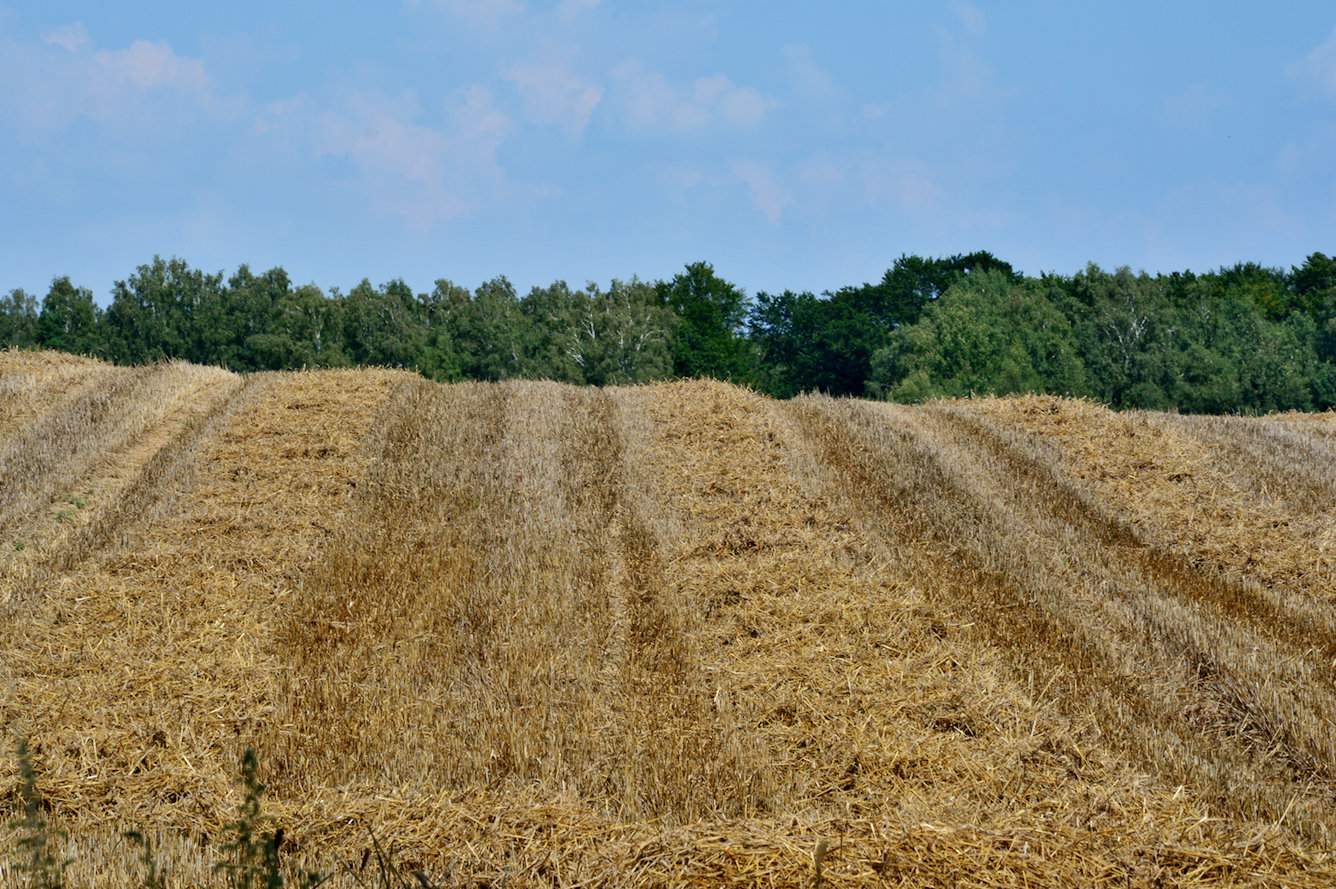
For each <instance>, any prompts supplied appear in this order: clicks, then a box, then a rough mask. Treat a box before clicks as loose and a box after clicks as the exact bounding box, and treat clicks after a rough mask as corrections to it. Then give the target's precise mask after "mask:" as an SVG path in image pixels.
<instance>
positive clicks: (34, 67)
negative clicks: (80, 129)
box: [0, 23, 236, 132]
mask: <svg viewBox="0 0 1336 889" xmlns="http://www.w3.org/2000/svg"><path fill="white" fill-rule="evenodd" d="M0 81H3V82H4V83H5V84H6V87H5V89H4V90H3V91H0V121H3V119H4V118H6V117H8V118H10V120H11V121H13V122H14V123H16V124H18V126H19V128H20V129H23V130H35V131H43V130H50V129H59V128H62V127H64V126H68V125H69V124H71V123H72V122H74V121H75V120H78V119H80V118H85V119H89V120H93V121H96V122H98V123H100V124H106V125H111V126H114V127H117V128H119V129H121V130H123V131H126V132H134V131H136V129H142V125H143V124H144V123H145V121H147V120H154V119H157V118H159V117H162V116H169V115H170V116H173V117H175V118H177V119H180V117H181V116H182V115H183V114H189V113H202V114H205V115H212V116H229V115H232V114H235V112H236V102H235V101H230V100H228V99H226V98H225V97H223V96H222V95H220V94H219V92H218V91H217V90H216V89H215V86H214V84H213V82H212V80H211V78H210V77H209V73H208V71H207V69H206V68H205V64H204V60H203V59H200V58H195V57H192V56H184V55H181V54H179V53H177V52H176V51H175V50H173V49H172V47H171V45H170V44H168V43H166V42H160V41H153V40H142V39H141V40H135V41H133V42H131V43H130V44H129V45H128V46H126V47H123V48H121V49H94V48H93V40H92V38H91V37H90V35H89V34H88V31H87V29H86V28H84V27H83V25H81V24H77V23H76V24H72V25H66V26H64V27H60V28H56V29H54V30H51V31H47V32H46V33H45V34H43V35H42V39H41V42H40V43H38V42H36V41H30V42H23V41H20V40H11V41H8V42H6V41H4V40H0Z"/></svg>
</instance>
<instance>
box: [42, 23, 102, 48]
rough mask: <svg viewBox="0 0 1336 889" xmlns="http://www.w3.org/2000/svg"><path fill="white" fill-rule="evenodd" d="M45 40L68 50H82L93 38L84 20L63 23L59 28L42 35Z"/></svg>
mask: <svg viewBox="0 0 1336 889" xmlns="http://www.w3.org/2000/svg"><path fill="white" fill-rule="evenodd" d="M42 40H43V42H45V43H47V44H49V45H51V46H58V47H60V48H61V49H63V50H65V51H66V52H72V53H78V52H82V51H83V50H84V49H85V48H86V47H87V46H88V45H89V44H91V43H92V40H90V39H89V37H88V29H87V28H85V27H84V26H83V23H82V22H74V23H73V24H69V25H62V26H61V27H59V28H53V29H51V30H50V31H47V32H46V33H45V34H43V35H42Z"/></svg>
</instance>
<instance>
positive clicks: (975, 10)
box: [951, 2, 988, 37]
mask: <svg viewBox="0 0 1336 889" xmlns="http://www.w3.org/2000/svg"><path fill="white" fill-rule="evenodd" d="M951 12H952V13H953V14H954V15H955V17H956V20H957V21H959V22H960V24H961V27H963V28H964V29H965V31H966V32H967V33H969V34H970V35H971V36H974V37H981V36H983V32H984V31H986V30H988V16H986V15H985V14H984V11H983V10H982V9H980V8H979V7H977V6H975V5H974V4H973V3H964V2H958V3H953V4H951Z"/></svg>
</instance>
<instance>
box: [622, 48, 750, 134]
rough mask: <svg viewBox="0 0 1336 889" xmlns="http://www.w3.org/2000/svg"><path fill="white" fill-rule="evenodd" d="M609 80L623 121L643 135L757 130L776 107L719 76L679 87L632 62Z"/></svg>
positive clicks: (715, 75)
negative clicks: (716, 127)
mask: <svg viewBox="0 0 1336 889" xmlns="http://www.w3.org/2000/svg"><path fill="white" fill-rule="evenodd" d="M612 80H613V86H614V88H615V91H616V95H617V100H618V103H619V107H620V109H621V111H622V114H623V115H624V117H625V119H626V120H627V122H628V123H630V124H631V125H632V126H634V127H637V128H642V129H668V130H675V131H679V132H684V131H689V130H700V129H705V128H707V127H710V126H714V125H717V124H722V125H725V126H728V127H733V128H738V129H747V128H751V127H755V126H757V125H758V124H760V123H761V121H762V120H763V119H764V118H765V116H766V114H767V113H768V112H769V111H770V110H771V109H772V108H774V107H775V105H776V103H775V102H774V100H772V99H769V98H767V97H766V96H764V95H762V94H761V92H760V91H758V90H756V89H755V88H753V87H750V86H741V85H739V84H736V83H734V82H733V81H732V80H731V79H730V78H729V77H727V76H726V75H723V74H714V75H711V76H709V77H699V78H697V79H696V80H694V81H692V82H691V83H690V85H687V86H678V85H675V84H672V83H670V82H669V81H668V79H667V78H665V77H664V76H663V75H662V74H661V73H659V72H657V71H653V70H650V69H648V68H646V67H645V66H644V65H643V64H641V63H640V62H639V61H635V60H630V61H626V62H623V63H621V64H620V65H618V66H617V67H616V68H615V69H613V72H612Z"/></svg>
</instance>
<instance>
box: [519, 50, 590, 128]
mask: <svg viewBox="0 0 1336 889" xmlns="http://www.w3.org/2000/svg"><path fill="white" fill-rule="evenodd" d="M505 77H506V80H508V81H510V82H511V83H512V84H514V86H515V89H516V90H517V91H518V92H519V94H520V100H521V101H522V103H523V105H524V113H525V114H526V115H528V116H529V117H530V118H531V119H533V120H536V121H539V122H541V123H548V124H555V125H558V126H560V127H562V128H563V129H565V130H566V131H568V132H570V133H572V134H578V133H581V132H583V131H584V128H585V127H586V126H587V125H588V124H589V118H590V115H592V114H593V113H594V109H595V108H597V107H598V104H599V102H601V101H602V100H603V88H602V87H600V86H597V85H595V84H593V83H590V82H588V81H586V80H584V79H582V78H581V77H580V76H579V75H577V74H575V73H574V72H573V71H571V70H570V68H569V67H567V66H566V65H565V64H562V63H555V64H541V63H529V64H520V65H512V66H511V67H510V68H508V69H507V70H506V72H505Z"/></svg>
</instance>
